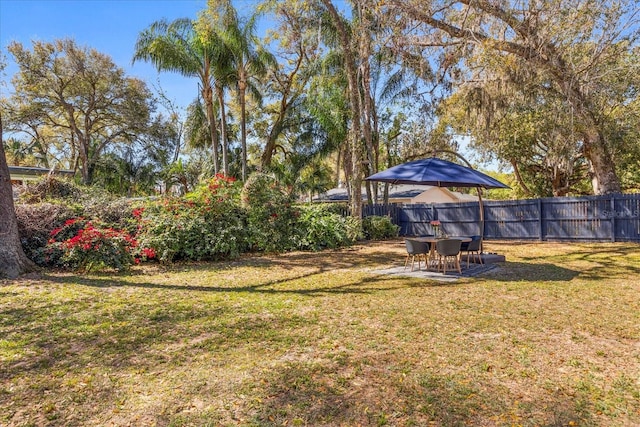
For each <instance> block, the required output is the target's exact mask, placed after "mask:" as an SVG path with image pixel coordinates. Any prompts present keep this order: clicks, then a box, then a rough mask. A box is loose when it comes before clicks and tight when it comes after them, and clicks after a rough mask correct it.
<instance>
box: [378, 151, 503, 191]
mask: <svg viewBox="0 0 640 427" xmlns="http://www.w3.org/2000/svg"><path fill="white" fill-rule="evenodd" d="M365 180H367V181H380V182H389V183H391V184H423V185H435V186H437V187H478V188H509V186H508V185H505V184H503V183H501V182H500V181H498V180H497V179H494V178H491V177H490V176H489V175H486V174H483V173H482V172H478V171H477V170H475V169H471V168H469V167H466V166H463V165H459V164H457V163H453V162H450V161H448V160H443V159H439V158H437V157H430V158H428V159H421V160H414V161H413V162H408V163H403V164H401V165H397V166H393V167H391V168H389V169H387V170H384V171H382V172H378V173H376V174H373V175H371V176H368V177H366V178H365Z"/></svg>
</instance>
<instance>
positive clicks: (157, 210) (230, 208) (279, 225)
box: [16, 174, 398, 270]
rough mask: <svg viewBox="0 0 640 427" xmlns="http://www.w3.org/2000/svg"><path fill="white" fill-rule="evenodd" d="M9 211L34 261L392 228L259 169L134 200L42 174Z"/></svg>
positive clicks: (370, 233) (80, 265)
mask: <svg viewBox="0 0 640 427" xmlns="http://www.w3.org/2000/svg"><path fill="white" fill-rule="evenodd" d="M52 181H53V182H52ZM23 201H24V202H23ZM16 213H17V216H18V223H19V227H20V234H21V239H22V244H23V247H24V250H25V253H26V254H27V256H29V257H30V258H31V259H33V260H34V261H35V262H36V263H37V264H39V265H41V266H50V267H63V268H70V269H83V270H96V269H104V268H114V269H117V270H125V269H127V268H128V267H129V266H131V265H132V264H134V263H139V262H144V261H148V260H154V259H155V260H159V261H161V262H172V261H177V260H217V259H229V258H234V257H236V256H238V255H239V254H241V253H245V252H255V251H261V252H284V251H291V250H313V251H317V250H322V249H326V248H336V247H340V246H346V245H351V244H353V243H354V242H355V241H357V240H358V239H360V238H363V237H364V238H370V239H383V238H388V237H394V236H397V233H398V229H397V227H396V226H395V225H393V224H391V222H390V220H389V218H386V217H369V218H366V219H365V220H364V221H362V222H361V221H359V220H357V219H354V218H344V217H342V216H341V215H340V214H339V213H337V212H335V209H333V208H332V207H331V206H328V205H317V204H314V205H299V204H295V203H294V200H293V198H292V196H291V195H289V194H287V192H286V191H284V190H283V189H282V188H280V187H279V186H278V185H277V184H276V182H275V181H274V180H273V179H272V178H271V177H269V176H267V175H263V174H256V175H253V176H252V177H251V178H250V179H249V180H248V181H247V183H246V184H245V185H244V186H241V185H240V184H239V183H238V182H236V181H235V180H234V179H232V178H226V177H224V176H221V175H218V176H216V177H215V178H213V179H211V180H209V181H208V182H206V183H204V184H203V185H201V186H200V187H199V188H198V189H196V191H194V192H193V193H190V194H188V195H186V196H185V197H167V198H159V199H153V200H144V201H127V200H124V199H111V198H109V197H108V196H106V195H104V194H99V193H96V192H95V191H94V190H85V189H82V188H80V187H77V186H74V185H72V184H69V183H64V182H59V181H57V180H56V179H55V178H48V179H47V180H44V181H42V182H39V183H38V184H35V185H32V186H30V187H27V189H26V191H24V192H23V194H22V195H21V196H20V199H19V203H17V204H16Z"/></svg>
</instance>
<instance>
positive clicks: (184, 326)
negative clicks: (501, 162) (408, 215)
mask: <svg viewBox="0 0 640 427" xmlns="http://www.w3.org/2000/svg"><path fill="white" fill-rule="evenodd" d="M485 250H489V251H492V252H498V253H502V254H505V255H506V257H507V262H506V263H505V264H502V265H501V266H500V267H499V268H497V269H494V270H492V271H491V272H489V273H486V274H485V275H484V276H481V277H473V278H464V279H461V280H459V281H457V282H455V283H441V282H433V281H426V280H423V279H413V278H399V277H391V276H382V275H376V274H372V273H371V272H370V271H371V270H374V269H379V268H381V267H388V266H391V265H394V264H395V265H401V264H402V263H403V262H404V254H405V252H404V245H403V243H402V241H401V240H396V241H392V242H373V243H368V244H364V245H360V246H356V247H353V248H348V249H343V250H338V251H326V252H320V253H293V254H285V255H277V256H256V257H245V258H242V259H240V260H236V261H234V262H224V263H202V264H179V265H174V266H170V267H162V266H157V265H156V266H145V267H140V268H136V269H134V270H133V271H132V273H131V274H129V275H107V274H104V275H84V276H78V275H72V274H68V273H50V272H47V273H42V274H41V275H40V276H33V277H31V278H30V279H21V280H18V281H4V282H0V425H2V426H23V425H36V426H42V425H61V426H72V425H77V426H80V425H81V426H108V425H117V426H121V425H134V426H147V425H171V426H183V425H185V426H186V425H191V426H202V425H212V426H213V425H215V426H217V425H243V426H263V425H264V426H270V425H273V426H276V425H278V426H280V425H290V426H291V425H294V426H295V425H309V426H318V425H325V426H339V425H340V426H342V425H344V426H353V425H365V426H368V425H396V426H409V425H417V426H424V425H436V426H455V425H484V426H513V425H523V426H572V425H575V426H589V425H593V426H596V425H597V426H602V425H606V426H632V425H640V246H638V245H637V244H611V243H604V244H591V243H590V244H560V243H526V244H518V243H513V242H488V243H486V246H485Z"/></svg>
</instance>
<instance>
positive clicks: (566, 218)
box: [542, 197, 613, 240]
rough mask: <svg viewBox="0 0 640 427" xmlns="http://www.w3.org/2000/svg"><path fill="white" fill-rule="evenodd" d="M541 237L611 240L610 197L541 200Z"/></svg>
mask: <svg viewBox="0 0 640 427" xmlns="http://www.w3.org/2000/svg"><path fill="white" fill-rule="evenodd" d="M542 202H543V204H542V206H543V218H544V221H543V240H594V239H595V240H608V239H612V236H613V229H612V227H611V225H612V224H611V221H610V220H609V219H608V218H607V215H606V213H605V212H607V211H608V210H610V207H611V199H610V198H608V197H607V198H597V199H595V198H592V197H584V198H568V197H563V198H557V199H552V198H548V199H542Z"/></svg>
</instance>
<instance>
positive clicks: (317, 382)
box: [250, 356, 591, 427]
mask: <svg viewBox="0 0 640 427" xmlns="http://www.w3.org/2000/svg"><path fill="white" fill-rule="evenodd" d="M335 362H337V363H328V364H323V363H317V362H310V361H307V362H304V361H295V362H285V363H283V364H281V365H279V366H278V367H277V369H273V370H272V371H271V372H269V373H268V374H267V375H266V378H265V379H264V381H263V382H262V384H264V385H262V386H258V387H259V388H262V389H261V390H260V391H259V394H261V395H263V396H265V398H264V399H260V400H259V402H260V404H259V405H258V406H256V407H254V409H255V415H254V418H253V420H252V421H253V423H255V424H257V425H263V426H280V425H442V426H468V425H487V424H486V423H487V421H488V420H492V423H491V425H502V424H504V425H507V424H509V425H516V424H518V425H519V421H522V420H529V421H530V422H532V423H533V424H536V425H545V426H549V427H551V426H558V427H560V426H566V425H574V424H575V423H577V422H581V423H582V424H580V425H591V423H590V420H591V416H590V414H589V412H588V411H580V410H579V409H578V408H577V407H576V404H575V402H573V401H571V400H570V398H568V397H564V396H553V397H550V399H549V400H548V401H545V402H542V403H535V402H528V403H524V404H523V403H519V402H518V399H519V397H518V396H517V395H511V394H510V391H509V390H506V389H504V388H503V387H500V386H497V387H496V386H491V385H489V384H488V383H477V382H473V381H469V379H468V378H466V377H465V376H456V375H455V374H445V373H440V372H435V371H431V370H429V371H427V372H425V371H422V372H419V371H417V370H416V371H411V372H409V373H408V375H405V374H404V373H402V372H397V371H393V370H383V371H380V370H379V369H377V368H376V369H371V367H370V366H368V364H367V363H366V361H365V360H360V359H359V358H358V357H357V356H356V358H355V359H352V358H350V357H346V358H343V360H340V358H339V357H338V358H337V360H336V361H335ZM378 368H379V366H378ZM250 387H251V388H252V392H254V393H255V392H256V390H255V389H256V384H255V383H252V384H251V385H250ZM513 402H515V407H514V404H513ZM540 408H545V411H544V412H541V411H540ZM533 424H532V425H533ZM575 425H578V424H575Z"/></svg>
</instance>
